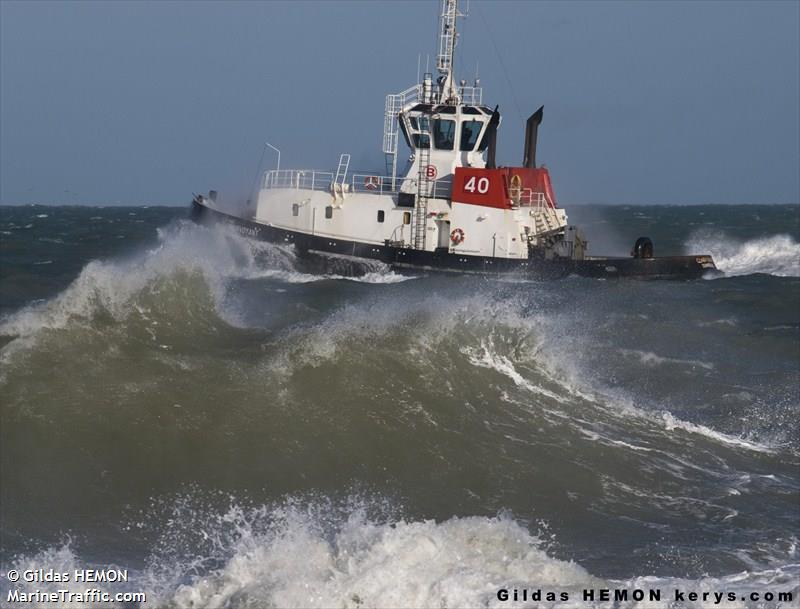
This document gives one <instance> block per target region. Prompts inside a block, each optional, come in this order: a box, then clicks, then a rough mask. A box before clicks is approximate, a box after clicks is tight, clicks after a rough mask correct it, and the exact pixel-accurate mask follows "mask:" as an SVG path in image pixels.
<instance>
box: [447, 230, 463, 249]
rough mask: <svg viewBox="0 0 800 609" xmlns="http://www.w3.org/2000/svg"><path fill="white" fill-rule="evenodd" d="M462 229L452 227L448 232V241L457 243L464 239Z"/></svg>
mask: <svg viewBox="0 0 800 609" xmlns="http://www.w3.org/2000/svg"><path fill="white" fill-rule="evenodd" d="M464 236H465V235H464V231H463V230H462V229H460V228H454V229H453V232H452V233H450V241H452V242H453V245H458V244H459V243H461V242H462V241H464Z"/></svg>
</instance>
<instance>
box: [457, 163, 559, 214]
mask: <svg viewBox="0 0 800 609" xmlns="http://www.w3.org/2000/svg"><path fill="white" fill-rule="evenodd" d="M514 176H519V188H520V189H521V191H522V192H523V193H525V191H528V192H531V191H532V192H543V193H544V194H545V197H546V198H547V203H548V204H549V205H550V207H556V196H555V193H554V192H553V184H552V183H551V182H550V174H549V173H548V171H547V169H545V168H544V167H537V168H528V167H501V168H499V169H476V168H474V167H456V172H455V174H454V175H453V195H452V198H453V201H454V202H457V203H469V204H471V205H482V206H484V207H495V208H498V209H511V197H510V196H509V186H510V185H511V180H512V179H513V177H514ZM528 189H530V190H528ZM522 200H523V201H524V200H525V196H524V195H523V197H522Z"/></svg>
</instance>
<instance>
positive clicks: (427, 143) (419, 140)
mask: <svg viewBox="0 0 800 609" xmlns="http://www.w3.org/2000/svg"><path fill="white" fill-rule="evenodd" d="M412 139H413V140H414V146H415V147H417V148H430V147H431V139H430V138H429V137H428V134H427V133H415V134H414V135H413V136H412Z"/></svg>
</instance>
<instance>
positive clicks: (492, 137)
mask: <svg viewBox="0 0 800 609" xmlns="http://www.w3.org/2000/svg"><path fill="white" fill-rule="evenodd" d="M497 108H499V106H495V107H494V112H492V117H491V118H490V119H489V126H488V127H487V128H486V135H484V136H483V137H485V138H486V144H487V146H486V168H487V169H495V168H496V167H497V161H496V155H497V127H498V125H499V124H500V113H499V112H498V111H497ZM479 148H480V149H482V148H483V143H481V146H480V147H479Z"/></svg>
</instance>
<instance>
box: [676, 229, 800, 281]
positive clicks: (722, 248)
mask: <svg viewBox="0 0 800 609" xmlns="http://www.w3.org/2000/svg"><path fill="white" fill-rule="evenodd" d="M686 248H687V251H690V252H702V253H706V252H707V253H709V254H711V255H712V256H713V257H714V262H715V264H716V265H717V268H718V269H719V270H720V271H722V272H723V273H725V275H726V276H728V277H732V276H737V275H752V274H754V273H765V274H769V275H777V276H779V277H800V243H798V242H797V241H795V240H794V239H793V238H792V237H791V236H789V235H773V236H771V237H762V238H759V239H750V240H748V241H736V240H735V239H732V238H730V237H728V236H726V235H725V234H723V233H719V232H701V233H697V234H695V235H694V236H693V237H691V238H690V240H689V242H688V243H687V245H686Z"/></svg>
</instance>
